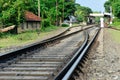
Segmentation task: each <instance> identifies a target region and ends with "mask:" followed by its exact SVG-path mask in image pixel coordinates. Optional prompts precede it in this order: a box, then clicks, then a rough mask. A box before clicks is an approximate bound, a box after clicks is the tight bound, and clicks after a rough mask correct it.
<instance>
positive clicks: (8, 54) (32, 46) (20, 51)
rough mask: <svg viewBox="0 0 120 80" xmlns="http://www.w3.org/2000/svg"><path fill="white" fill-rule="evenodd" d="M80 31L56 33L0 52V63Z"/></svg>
mask: <svg viewBox="0 0 120 80" xmlns="http://www.w3.org/2000/svg"><path fill="white" fill-rule="evenodd" d="M91 27H93V26H91ZM91 27H88V28H91ZM88 28H85V29H88ZM81 31H83V30H79V31H76V32H73V33H70V34H68V35H61V36H60V35H58V36H56V37H54V38H50V39H47V40H43V41H41V42H36V43H33V44H29V45H26V46H24V47H22V48H19V49H16V50H13V51H10V52H6V53H1V54H0V65H1V66H2V64H1V63H5V62H7V61H10V60H12V59H13V58H16V57H18V56H21V55H22V54H27V53H29V52H30V51H33V50H35V49H37V48H40V47H43V46H44V45H45V44H47V43H51V42H54V41H56V40H60V39H63V38H66V37H68V36H71V35H74V34H76V33H79V32H81Z"/></svg>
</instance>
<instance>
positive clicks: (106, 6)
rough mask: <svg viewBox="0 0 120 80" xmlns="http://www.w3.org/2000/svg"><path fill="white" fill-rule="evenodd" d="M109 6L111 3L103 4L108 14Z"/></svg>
mask: <svg viewBox="0 0 120 80" xmlns="http://www.w3.org/2000/svg"><path fill="white" fill-rule="evenodd" d="M110 6H111V2H110V1H106V2H105V4H104V7H105V11H106V12H110Z"/></svg>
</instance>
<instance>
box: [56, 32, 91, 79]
mask: <svg viewBox="0 0 120 80" xmlns="http://www.w3.org/2000/svg"><path fill="white" fill-rule="evenodd" d="M84 35H85V41H84V43H83V44H82V46H81V47H80V48H79V49H78V50H77V52H76V53H75V55H74V56H73V57H72V59H71V60H70V61H69V62H68V64H67V65H66V66H65V67H64V68H63V69H62V70H61V72H59V73H58V75H57V76H56V77H55V79H54V80H61V79H62V78H63V76H64V75H65V74H66V73H67V71H68V70H69V69H70V67H71V66H72V65H73V64H74V62H75V60H76V59H77V57H78V56H79V54H80V52H82V50H83V49H84V47H85V46H86V45H87V42H88V38H89V36H88V33H87V31H85V32H84Z"/></svg>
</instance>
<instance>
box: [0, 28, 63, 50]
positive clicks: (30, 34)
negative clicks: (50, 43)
mask: <svg viewBox="0 0 120 80" xmlns="http://www.w3.org/2000/svg"><path fill="white" fill-rule="evenodd" d="M63 28H64V27H52V28H45V29H43V30H41V31H40V34H39V35H38V32H37V31H27V32H25V33H21V34H16V35H13V34H4V35H3V36H2V37H1V38H0V48H7V47H14V46H23V45H25V44H30V43H32V42H34V41H39V40H43V39H44V38H45V37H46V38H47V37H48V36H51V35H52V34H57V33H56V32H57V31H59V30H61V29H63Z"/></svg>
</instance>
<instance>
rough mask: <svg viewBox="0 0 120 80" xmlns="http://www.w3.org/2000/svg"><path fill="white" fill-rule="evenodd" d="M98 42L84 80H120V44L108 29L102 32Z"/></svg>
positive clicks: (90, 58) (91, 54)
mask: <svg viewBox="0 0 120 80" xmlns="http://www.w3.org/2000/svg"><path fill="white" fill-rule="evenodd" d="M98 41H99V45H98V47H97V48H96V49H93V50H91V52H90V57H89V61H88V63H87V70H86V77H85V79H84V80H120V44H118V43H116V42H115V41H113V40H112V37H111V36H110V33H109V32H108V31H107V29H102V30H101V32H100V35H99V37H98ZM88 66H89V67H88Z"/></svg>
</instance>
